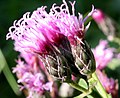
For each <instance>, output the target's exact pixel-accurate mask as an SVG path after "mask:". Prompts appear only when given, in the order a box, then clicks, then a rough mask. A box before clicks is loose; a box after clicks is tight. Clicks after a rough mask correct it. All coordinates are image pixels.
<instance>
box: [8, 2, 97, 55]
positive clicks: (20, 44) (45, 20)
mask: <svg viewBox="0 0 120 98" xmlns="http://www.w3.org/2000/svg"><path fill="white" fill-rule="evenodd" d="M70 4H71V6H72V15H70V12H69V9H68V6H67V3H66V2H65V0H63V4H62V5H61V6H56V4H53V6H52V8H51V9H50V12H49V13H47V12H46V10H45V9H46V6H42V7H40V8H38V9H37V10H36V11H34V12H33V13H32V15H30V13H29V12H27V13H25V14H24V15H23V18H21V19H20V20H18V21H15V22H14V23H13V26H11V27H10V28H9V33H8V34H7V36H6V38H7V39H9V38H11V39H12V40H15V50H16V51H19V52H23V51H27V52H35V53H47V52H48V51H49V49H50V46H51V43H52V44H53V43H54V44H56V43H57V44H58V43H60V42H61V40H63V35H64V36H67V37H68V38H69V39H71V38H72V39H74V38H76V37H78V38H83V36H84V33H85V31H86V30H87V29H88V27H89V25H90V24H88V26H86V28H85V27H84V22H85V21H86V19H87V18H88V17H89V16H91V15H92V14H93V12H94V11H95V10H94V7H93V8H92V11H91V12H90V13H89V14H88V15H87V16H86V17H85V18H84V19H83V16H82V15H81V14H80V13H79V18H77V17H76V16H75V12H74V10H75V9H74V4H75V2H73V3H71V2H70ZM61 37H62V38H61Z"/></svg>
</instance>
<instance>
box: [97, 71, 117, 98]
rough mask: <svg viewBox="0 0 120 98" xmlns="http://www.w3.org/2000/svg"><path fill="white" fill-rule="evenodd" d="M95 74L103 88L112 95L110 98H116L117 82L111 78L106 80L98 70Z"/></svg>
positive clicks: (103, 74)
mask: <svg viewBox="0 0 120 98" xmlns="http://www.w3.org/2000/svg"><path fill="white" fill-rule="evenodd" d="M96 73H97V75H98V78H99V80H100V82H101V83H102V85H103V87H104V88H105V90H106V91H107V92H108V93H110V94H111V95H112V98H118V81H117V80H114V79H113V78H108V77H107V75H106V74H105V73H103V72H102V71H100V70H99V69H97V70H96Z"/></svg>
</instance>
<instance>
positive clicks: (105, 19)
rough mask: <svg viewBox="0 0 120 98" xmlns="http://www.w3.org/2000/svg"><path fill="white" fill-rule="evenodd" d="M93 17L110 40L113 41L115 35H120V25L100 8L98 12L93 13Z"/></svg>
mask: <svg viewBox="0 0 120 98" xmlns="http://www.w3.org/2000/svg"><path fill="white" fill-rule="evenodd" d="M92 17H93V19H94V20H95V22H96V23H97V25H98V26H99V28H100V29H101V30H102V31H103V33H104V34H105V35H106V36H107V38H108V40H110V41H113V40H114V38H115V37H117V38H118V37H120V32H119V25H118V24H117V23H116V22H115V21H114V20H113V19H112V18H111V17H109V16H108V15H106V14H105V13H104V12H102V11H101V10H100V9H97V10H96V12H94V13H93V14H92Z"/></svg>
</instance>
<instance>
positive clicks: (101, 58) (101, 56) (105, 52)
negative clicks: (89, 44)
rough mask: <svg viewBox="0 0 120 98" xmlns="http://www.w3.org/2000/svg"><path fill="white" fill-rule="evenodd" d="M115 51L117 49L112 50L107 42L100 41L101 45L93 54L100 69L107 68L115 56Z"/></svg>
mask: <svg viewBox="0 0 120 98" xmlns="http://www.w3.org/2000/svg"><path fill="white" fill-rule="evenodd" d="M114 51H115V49H114V48H110V47H109V46H108V42H107V41H106V40H100V42H99V45H98V46H97V47H96V48H95V49H93V54H94V57H95V60H96V66H97V68H98V69H101V70H102V69H103V68H105V67H106V66H107V64H108V63H109V62H110V61H111V60H112V58H113V56H114V53H113V52H114Z"/></svg>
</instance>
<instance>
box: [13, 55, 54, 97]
mask: <svg viewBox="0 0 120 98" xmlns="http://www.w3.org/2000/svg"><path fill="white" fill-rule="evenodd" d="M21 56H22V58H23V57H26V58H25V59H24V60H25V62H24V61H21V59H20V58H19V59H18V61H17V63H18V64H17V66H16V67H15V68H14V69H13V72H14V73H16V75H17V77H18V83H22V84H23V85H22V86H21V88H22V89H24V88H25V89H27V90H28V92H29V95H28V97H30V98H33V95H34V94H35V93H36V94H37V95H38V96H41V95H44V92H45V91H52V84H53V82H52V81H49V80H47V79H46V77H47V72H46V70H45V69H43V68H42V67H43V65H42V66H41V65H40V64H41V62H40V61H39V59H38V58H37V57H36V56H35V55H31V54H22V55H21Z"/></svg>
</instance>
